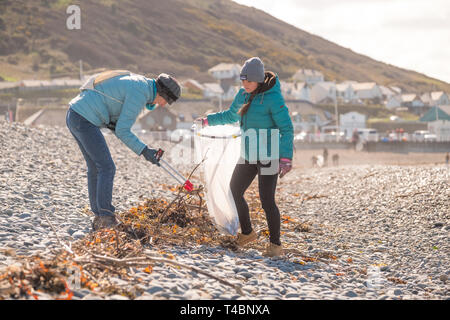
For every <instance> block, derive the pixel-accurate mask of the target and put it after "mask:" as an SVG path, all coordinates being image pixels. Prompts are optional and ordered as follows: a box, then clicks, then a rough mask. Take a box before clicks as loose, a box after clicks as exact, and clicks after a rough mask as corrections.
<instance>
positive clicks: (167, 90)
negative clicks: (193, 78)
mask: <svg viewBox="0 0 450 320" xmlns="http://www.w3.org/2000/svg"><path fill="white" fill-rule="evenodd" d="M156 90H157V91H158V93H159V95H160V96H161V97H163V98H164V99H165V100H166V101H167V103H168V104H172V103H174V102H175V101H177V100H178V99H179V98H180V96H181V86H180V84H179V83H178V81H177V80H176V79H175V78H173V77H171V76H169V75H168V74H166V73H161V74H160V75H159V76H158V78H156Z"/></svg>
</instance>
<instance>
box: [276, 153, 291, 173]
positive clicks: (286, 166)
mask: <svg viewBox="0 0 450 320" xmlns="http://www.w3.org/2000/svg"><path fill="white" fill-rule="evenodd" d="M291 169H292V160H291V159H288V158H281V159H280V170H279V172H278V173H279V174H280V178H283V177H284V175H285V174H286V173H288V172H289V171H291Z"/></svg>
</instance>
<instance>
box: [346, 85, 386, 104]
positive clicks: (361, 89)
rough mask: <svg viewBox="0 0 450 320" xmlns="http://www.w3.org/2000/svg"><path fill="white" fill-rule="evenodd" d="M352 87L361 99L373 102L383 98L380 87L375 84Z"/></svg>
mask: <svg viewBox="0 0 450 320" xmlns="http://www.w3.org/2000/svg"><path fill="white" fill-rule="evenodd" d="M352 87H353V90H355V92H356V95H357V96H358V98H359V99H363V100H372V99H382V97H383V94H382V92H381V90H380V87H379V86H378V85H377V84H376V83H375V82H361V83H354V84H352Z"/></svg>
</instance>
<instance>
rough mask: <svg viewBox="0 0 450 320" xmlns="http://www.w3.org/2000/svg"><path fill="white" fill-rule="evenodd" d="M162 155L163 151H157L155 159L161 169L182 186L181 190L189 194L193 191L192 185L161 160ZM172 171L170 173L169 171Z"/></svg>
mask: <svg viewBox="0 0 450 320" xmlns="http://www.w3.org/2000/svg"><path fill="white" fill-rule="evenodd" d="M163 154H164V150H162V149H158V151H157V152H156V159H157V160H158V162H159V164H160V166H161V168H163V169H164V170H165V171H166V172H167V173H168V174H170V175H171V176H172V177H173V178H174V179H175V180H177V182H179V183H180V184H182V185H183V188H184V189H185V190H187V191H189V192H191V191H192V190H194V185H193V184H192V182H190V181H189V180H188V179H186V178H185V177H183V175H182V174H181V173H180V172H178V171H177V170H176V169H175V168H173V167H172V166H171V165H170V164H168V163H167V162H166V161H165V160H163V159H161V157H162V155H163ZM169 169H170V170H172V172H170V171H169Z"/></svg>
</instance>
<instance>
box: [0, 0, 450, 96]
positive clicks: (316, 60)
mask: <svg viewBox="0 0 450 320" xmlns="http://www.w3.org/2000/svg"><path fill="white" fill-rule="evenodd" d="M69 4H77V5H79V6H80V7H81V30H68V29H67V28H66V19H67V17H68V15H67V14H66V8H67V6H68V5H69ZM255 55H258V56H260V57H261V58H262V59H263V60H264V62H265V64H266V67H267V68H268V69H271V70H274V71H276V72H278V73H279V75H280V76H281V77H282V78H288V77H290V76H292V74H293V73H294V72H295V71H296V70H297V69H298V68H301V67H303V68H314V69H318V70H321V71H322V72H323V73H324V74H325V76H326V78H327V79H329V80H334V79H336V80H338V81H339V80H344V79H351V80H357V81H376V82H377V83H380V84H385V85H396V86H400V87H402V88H403V89H405V90H407V91H417V92H421V91H427V90H431V89H441V90H445V91H450V84H447V83H445V82H442V81H439V80H436V79H432V78H428V77H426V76H424V75H422V74H419V73H417V72H413V71H408V70H404V69H400V68H397V67H394V66H391V65H387V64H384V63H381V62H378V61H375V60H373V59H370V58H369V57H366V56H363V55H359V54H357V53H355V52H353V51H351V50H349V49H346V48H343V47H340V46H338V45H336V44H333V43H331V42H329V41H327V40H325V39H323V38H320V37H317V36H314V35H312V34H309V33H307V32H304V31H302V30H299V29H297V28H295V27H293V26H291V25H289V24H286V23H284V22H282V21H280V20H278V19H276V18H274V17H272V16H270V15H268V14H266V13H264V12H262V11H260V10H257V9H254V8H249V7H246V6H242V5H238V4H236V3H234V2H231V1H230V0H164V1H160V0H120V1H119V0H97V1H93V0H89V1H87V0H86V1H67V0H34V1H25V0H0V77H2V78H4V79H5V80H10V81H13V80H16V79H21V78H27V77H28V78H29V77H32V76H33V75H35V76H40V77H51V76H53V77H55V76H58V75H71V76H76V75H77V74H78V65H79V64H78V61H79V60H80V59H82V60H83V62H84V64H83V66H84V69H85V70H89V69H95V68H102V67H104V68H127V69H129V70H131V71H134V72H140V73H145V74H148V75H151V76H153V75H156V74H158V73H160V72H168V73H173V74H174V75H176V76H177V77H179V78H184V77H193V78H196V79H198V80H200V81H206V80H208V79H209V80H211V79H210V77H209V75H208V74H207V70H208V69H209V68H210V67H212V66H214V65H215V64H217V63H219V62H236V63H239V64H242V63H243V62H244V61H245V60H246V58H248V57H250V56H255Z"/></svg>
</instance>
